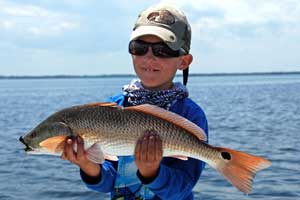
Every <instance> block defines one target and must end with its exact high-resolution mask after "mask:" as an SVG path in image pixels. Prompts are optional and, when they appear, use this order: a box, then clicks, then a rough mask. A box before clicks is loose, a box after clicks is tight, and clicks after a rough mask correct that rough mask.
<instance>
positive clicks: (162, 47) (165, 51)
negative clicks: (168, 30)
mask: <svg viewBox="0 0 300 200" xmlns="http://www.w3.org/2000/svg"><path fill="white" fill-rule="evenodd" d="M152 52H153V54H154V55H155V56H156V57H160V58H171V57H178V56H179V51H174V50H172V49H171V48H170V47H169V46H168V45H167V44H165V43H157V44H153V45H152Z"/></svg>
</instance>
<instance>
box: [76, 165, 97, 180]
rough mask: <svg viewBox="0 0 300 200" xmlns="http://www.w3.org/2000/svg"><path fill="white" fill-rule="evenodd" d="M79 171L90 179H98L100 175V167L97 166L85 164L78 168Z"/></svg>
mask: <svg viewBox="0 0 300 200" xmlns="http://www.w3.org/2000/svg"><path fill="white" fill-rule="evenodd" d="M79 167H80V169H81V170H82V171H83V172H84V173H85V174H86V175H88V176H90V177H98V176H100V173H101V167H100V165H99V164H96V163H92V162H87V163H85V164H83V165H80V166H79Z"/></svg>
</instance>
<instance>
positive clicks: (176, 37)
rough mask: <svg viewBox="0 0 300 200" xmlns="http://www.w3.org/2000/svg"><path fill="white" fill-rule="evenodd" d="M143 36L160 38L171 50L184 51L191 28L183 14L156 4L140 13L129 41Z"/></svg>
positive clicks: (164, 5) (187, 47)
mask: <svg viewBox="0 0 300 200" xmlns="http://www.w3.org/2000/svg"><path fill="white" fill-rule="evenodd" d="M144 35H155V36H157V37H159V38H161V39H162V40H163V41H164V42H165V43H166V44H167V45H168V46H169V47H170V48H171V49H173V50H179V49H180V48H182V49H184V50H185V51H186V52H187V53H188V52H189V51H190V45H191V27H190V24H189V23H188V21H187V18H186V16H185V14H184V13H183V12H182V11H180V10H179V9H177V8H176V7H174V6H171V5H167V4H158V5H155V6H152V7H150V8H148V9H146V10H144V11H142V12H141V13H140V14H139V16H138V19H137V21H136V22H135V25H134V28H133V32H132V34H131V37H130V40H134V39H136V38H138V37H140V36H144Z"/></svg>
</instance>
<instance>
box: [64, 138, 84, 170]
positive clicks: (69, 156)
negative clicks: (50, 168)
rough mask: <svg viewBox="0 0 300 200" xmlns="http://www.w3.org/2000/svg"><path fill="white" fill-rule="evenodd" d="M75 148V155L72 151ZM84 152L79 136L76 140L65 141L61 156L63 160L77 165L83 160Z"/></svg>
mask: <svg viewBox="0 0 300 200" xmlns="http://www.w3.org/2000/svg"><path fill="white" fill-rule="evenodd" d="M75 145H76V146H77V153H76V152H75V151H74V146H75ZM84 156H85V151H84V143H83V140H82V138H81V137H80V136H78V137H76V138H68V139H67V140H66V141H65V145H64V151H63V153H62V155H61V158H62V159H63V160H68V161H70V162H72V163H74V164H77V165H79V164H80V162H81V160H84Z"/></svg>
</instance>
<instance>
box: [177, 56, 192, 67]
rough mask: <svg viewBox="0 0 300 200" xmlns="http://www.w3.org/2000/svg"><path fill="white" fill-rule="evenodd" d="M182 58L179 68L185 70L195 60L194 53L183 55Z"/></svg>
mask: <svg viewBox="0 0 300 200" xmlns="http://www.w3.org/2000/svg"><path fill="white" fill-rule="evenodd" d="M180 58H181V64H180V66H179V67H178V69H179V70H184V69H186V68H188V67H189V66H190V64H191V63H192V61H193V56H192V54H187V55H183V56H181V57H180Z"/></svg>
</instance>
